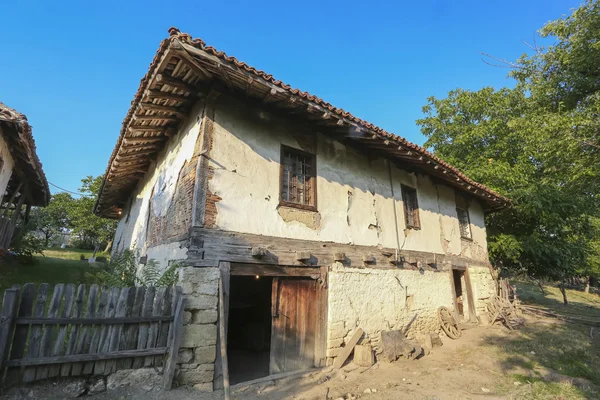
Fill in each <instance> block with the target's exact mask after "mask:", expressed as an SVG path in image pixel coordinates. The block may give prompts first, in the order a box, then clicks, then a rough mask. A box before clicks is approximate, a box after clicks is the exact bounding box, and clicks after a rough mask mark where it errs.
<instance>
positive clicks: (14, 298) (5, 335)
mask: <svg viewBox="0 0 600 400" xmlns="http://www.w3.org/2000/svg"><path fill="white" fill-rule="evenodd" d="M18 300H19V289H7V290H6V291H5V292H4V300H3V302H2V310H1V311H0V370H1V368H2V365H3V363H4V361H5V360H6V359H8V352H9V350H10V338H11V337H12V335H11V332H12V327H13V321H14V319H15V317H16V316H17V306H18V304H19V301H18Z"/></svg>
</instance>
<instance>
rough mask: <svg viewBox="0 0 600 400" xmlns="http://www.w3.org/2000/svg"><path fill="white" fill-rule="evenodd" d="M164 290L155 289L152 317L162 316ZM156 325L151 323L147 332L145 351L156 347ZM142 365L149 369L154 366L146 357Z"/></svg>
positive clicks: (150, 358) (162, 288)
mask: <svg viewBox="0 0 600 400" xmlns="http://www.w3.org/2000/svg"><path fill="white" fill-rule="evenodd" d="M165 291H166V288H164V287H159V288H157V289H156V295H155V296H154V306H153V310H152V315H155V316H156V315H161V314H162V306H163V300H164V297H165ZM158 328H159V326H158V323H157V322H155V323H152V324H151V325H150V329H149V330H148V342H147V344H146V348H147V349H152V348H154V347H156V340H157V339H158ZM144 365H145V366H146V367H150V366H152V365H154V357H146V359H145V360H144Z"/></svg>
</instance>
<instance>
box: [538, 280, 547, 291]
mask: <svg viewBox="0 0 600 400" xmlns="http://www.w3.org/2000/svg"><path fill="white" fill-rule="evenodd" d="M536 282H537V285H538V287H539V288H540V292H542V294H543V295H545V294H546V292H545V291H544V285H543V284H542V280H541V279H538V280H537V281H536Z"/></svg>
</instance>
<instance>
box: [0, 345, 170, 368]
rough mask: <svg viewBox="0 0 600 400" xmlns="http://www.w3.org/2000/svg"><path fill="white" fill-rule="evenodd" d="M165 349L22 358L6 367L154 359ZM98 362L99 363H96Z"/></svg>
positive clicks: (164, 351) (8, 363)
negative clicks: (147, 357) (130, 358)
mask: <svg viewBox="0 0 600 400" xmlns="http://www.w3.org/2000/svg"><path fill="white" fill-rule="evenodd" d="M167 350H168V349H167V348H166V347H157V348H154V349H144V350H124V351H117V352H112V353H102V354H71V355H68V356H53V357H40V358H22V359H20V360H8V361H6V365H7V366H10V367H18V366H24V365H48V364H62V363H65V362H77V361H94V360H100V361H102V362H106V360H113V359H115V358H129V357H138V356H151V357H154V356H156V355H159V354H165V353H166V352H167ZM97 362H99V361H97Z"/></svg>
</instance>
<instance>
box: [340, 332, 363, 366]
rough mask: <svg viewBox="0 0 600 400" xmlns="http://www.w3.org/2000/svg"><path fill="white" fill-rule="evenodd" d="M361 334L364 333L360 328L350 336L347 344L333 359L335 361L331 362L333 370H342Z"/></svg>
mask: <svg viewBox="0 0 600 400" xmlns="http://www.w3.org/2000/svg"><path fill="white" fill-rule="evenodd" d="M363 333H364V332H363V330H362V329H361V328H358V329H357V330H356V331H354V334H353V335H352V337H351V338H350V340H349V341H348V343H346V346H344V347H343V348H342V350H341V351H340V352H339V354H338V356H337V357H336V358H335V361H334V362H333V368H335V369H340V368H342V366H343V365H344V363H345V362H346V360H347V359H348V357H349V356H350V354H351V353H352V351H354V346H356V344H357V343H358V341H359V340H360V338H361V337H362V335H363Z"/></svg>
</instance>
